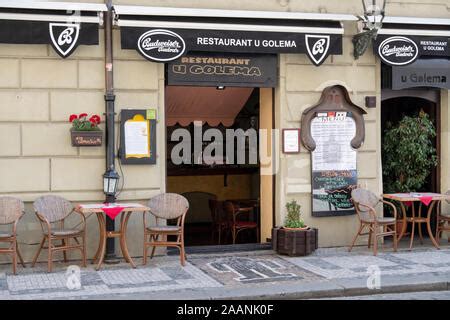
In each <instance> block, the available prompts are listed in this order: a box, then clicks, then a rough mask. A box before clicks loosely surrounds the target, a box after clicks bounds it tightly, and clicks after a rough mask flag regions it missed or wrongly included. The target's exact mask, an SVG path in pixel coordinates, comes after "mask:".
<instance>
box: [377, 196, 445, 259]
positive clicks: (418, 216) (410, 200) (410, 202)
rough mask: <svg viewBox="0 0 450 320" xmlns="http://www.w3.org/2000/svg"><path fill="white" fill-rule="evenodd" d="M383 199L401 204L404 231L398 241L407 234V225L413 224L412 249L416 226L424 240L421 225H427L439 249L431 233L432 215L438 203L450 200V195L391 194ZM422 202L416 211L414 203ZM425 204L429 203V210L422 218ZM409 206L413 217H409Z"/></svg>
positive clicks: (437, 246)
mask: <svg viewBox="0 0 450 320" xmlns="http://www.w3.org/2000/svg"><path fill="white" fill-rule="evenodd" d="M383 198H385V199H389V200H393V201H396V202H398V203H399V204H400V209H401V215H402V217H401V219H399V220H401V221H402V222H403V223H402V230H401V231H400V234H399V235H398V241H400V239H401V238H402V237H403V235H404V234H405V232H406V226H407V223H412V225H413V228H412V230H411V240H410V244H409V249H410V250H411V249H412V245H413V241H414V226H415V224H416V223H417V224H419V235H420V238H421V239H422V230H421V229H420V225H421V224H422V223H426V225H427V231H428V235H429V237H430V239H431V242H432V243H433V245H434V246H435V247H436V248H437V249H439V244H438V243H437V241H436V239H435V238H434V236H433V232H432V231H431V214H432V213H433V209H434V207H435V206H436V204H437V203H439V202H440V201H442V200H447V199H450V195H446V194H440V193H432V192H420V193H419V192H418V193H414V192H411V193H390V194H383ZM417 201H420V204H419V208H418V210H417V211H416V209H415V207H414V203H416V202H417ZM423 202H428V209H427V211H426V215H425V216H422V208H423V207H424V205H423ZM407 206H411V213H412V214H411V216H407V214H406V213H407V209H406V207H407Z"/></svg>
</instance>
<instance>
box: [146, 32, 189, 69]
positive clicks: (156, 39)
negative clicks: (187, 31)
mask: <svg viewBox="0 0 450 320" xmlns="http://www.w3.org/2000/svg"><path fill="white" fill-rule="evenodd" d="M137 46H138V49H139V52H140V53H141V54H142V55H143V56H144V58H146V59H149V60H153V61H157V62H165V61H172V60H175V59H177V58H179V57H180V56H181V55H182V54H183V53H184V51H185V49H186V45H185V43H184V40H183V38H181V37H180V36H179V35H178V34H176V33H175V32H172V31H169V30H162V29H155V30H150V31H147V32H145V33H143V34H142V35H141V36H140V37H139V39H138V43H137Z"/></svg>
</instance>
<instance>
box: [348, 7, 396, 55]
mask: <svg viewBox="0 0 450 320" xmlns="http://www.w3.org/2000/svg"><path fill="white" fill-rule="evenodd" d="M386 2H387V0H362V4H363V8H364V15H363V16H359V17H358V18H359V25H360V30H359V31H360V32H359V33H358V34H356V35H354V36H353V39H352V42H353V47H354V49H353V56H354V57H355V59H358V58H359V57H360V56H362V55H363V54H364V52H365V51H366V50H367V48H368V47H369V44H370V42H371V41H372V40H375V39H376V37H377V33H378V30H380V29H381V27H382V25H383V19H384V8H385V7H386Z"/></svg>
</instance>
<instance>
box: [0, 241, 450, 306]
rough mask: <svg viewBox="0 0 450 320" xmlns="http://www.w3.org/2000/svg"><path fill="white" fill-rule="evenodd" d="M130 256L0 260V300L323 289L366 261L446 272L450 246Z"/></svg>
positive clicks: (407, 273) (361, 270)
mask: <svg viewBox="0 0 450 320" xmlns="http://www.w3.org/2000/svg"><path fill="white" fill-rule="evenodd" d="M135 262H136V263H137V265H138V267H137V268H136V269H132V268H130V266H129V265H128V264H126V263H121V264H118V265H104V266H103V268H102V269H101V270H100V271H95V269H94V265H92V264H90V265H88V267H87V268H81V269H79V268H77V267H71V265H75V264H76V263H79V261H74V262H72V263H61V262H55V264H54V272H52V273H47V271H46V264H45V263H41V264H38V265H37V266H36V267H35V268H31V267H29V265H28V266H27V268H25V269H24V268H22V267H19V268H18V274H17V275H13V274H12V273H11V265H10V264H4V265H0V299H96V298H99V299H104V298H108V297H111V298H114V297H115V298H120V299H122V298H123V299H127V298H130V299H133V297H134V298H136V297H144V298H145V297H146V296H151V295H152V294H153V295H154V294H155V293H157V294H158V295H159V296H161V297H163V296H164V297H166V298H169V299H170V296H171V295H172V293H171V292H177V293H178V294H181V293H183V292H188V293H187V294H186V295H184V293H183V295H182V297H186V298H189V297H190V295H189V292H190V293H194V292H195V293H196V294H199V293H202V292H205V294H206V292H207V294H210V293H211V292H215V293H218V294H220V293H221V292H222V293H223V292H226V293H227V294H228V293H233V292H236V293H237V292H239V293H240V294H241V295H243V294H245V292H247V291H248V292H253V293H254V292H257V291H258V290H259V291H260V290H265V292H267V291H268V290H269V289H270V290H272V288H275V287H277V288H278V289H279V288H281V290H284V289H283V288H287V287H290V288H291V289H292V288H294V289H295V288H298V289H303V290H305V288H310V289H307V290H319V289H320V287H321V286H322V290H323V288H324V287H331V286H332V285H334V286H336V285H337V284H338V283H339V281H342V279H350V280H352V279H355V280H358V279H361V278H367V277H368V273H367V271H368V268H369V267H371V266H377V267H378V268H379V270H380V274H381V281H382V285H383V276H390V277H392V276H395V277H404V278H405V279H408V278H411V279H412V278H414V277H415V275H418V274H419V275H427V274H430V275H436V274H444V275H445V274H447V275H448V274H449V273H450V248H449V247H448V246H447V247H443V248H442V249H441V250H436V249H434V248H417V249H414V250H413V251H400V252H397V253H393V252H391V251H389V252H388V251H387V250H386V251H385V252H382V253H379V255H378V256H376V257H374V256H373V255H372V254H371V252H370V251H368V250H367V248H355V250H354V251H353V252H351V253H348V252H347V251H346V248H337V249H319V250H317V251H316V252H315V253H314V254H313V255H311V256H308V257H292V258H291V257H287V256H279V255H276V254H275V253H274V252H273V251H270V250H263V251H254V252H239V253H224V254H191V255H189V256H188V262H187V263H186V266H185V267H182V266H181V265H180V263H179V258H178V256H158V257H155V258H154V259H152V260H150V261H149V262H148V264H147V265H146V266H142V265H141V262H142V260H141V259H135ZM358 281H360V280H358ZM360 282H361V281H360ZM364 285H365V280H364ZM233 289H234V290H233ZM189 290H191V291H189ZM270 290H269V291H270ZM361 294H363V293H361Z"/></svg>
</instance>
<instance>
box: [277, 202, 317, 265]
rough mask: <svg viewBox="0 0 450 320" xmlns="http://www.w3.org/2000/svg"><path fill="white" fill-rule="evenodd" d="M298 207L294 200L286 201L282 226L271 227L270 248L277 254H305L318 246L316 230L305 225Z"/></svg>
mask: <svg viewBox="0 0 450 320" xmlns="http://www.w3.org/2000/svg"><path fill="white" fill-rule="evenodd" d="M300 209H301V207H300V205H299V204H297V202H296V201H295V200H292V201H290V202H288V203H287V204H286V210H287V215H286V220H285V223H284V226H283V227H276V228H273V229H272V248H273V250H275V251H277V252H278V253H279V254H287V255H289V256H305V255H308V254H310V253H311V252H313V251H314V250H315V249H317V247H318V235H319V233H318V230H317V229H316V228H310V227H308V226H306V225H305V223H304V221H303V219H302V218H301V212H300Z"/></svg>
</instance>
